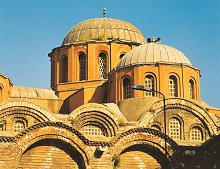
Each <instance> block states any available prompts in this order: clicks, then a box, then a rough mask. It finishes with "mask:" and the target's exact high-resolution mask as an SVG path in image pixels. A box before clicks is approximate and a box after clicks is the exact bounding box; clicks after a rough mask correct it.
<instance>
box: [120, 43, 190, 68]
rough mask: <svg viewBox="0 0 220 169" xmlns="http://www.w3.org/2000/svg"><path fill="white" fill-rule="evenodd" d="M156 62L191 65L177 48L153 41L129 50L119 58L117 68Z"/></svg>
mask: <svg viewBox="0 0 220 169" xmlns="http://www.w3.org/2000/svg"><path fill="white" fill-rule="evenodd" d="M158 62H162V63H177V64H187V65H190V66H192V64H191V62H190V61H189V59H188V58H187V57H186V56H185V55H184V54H183V53H182V52H180V51H179V50H177V49H175V48H173V47H170V46H167V45H163V44H160V43H154V42H153V43H147V44H143V45H140V46H138V47H136V48H134V49H133V50H131V51H129V52H128V53H127V54H125V55H124V56H123V58H122V59H121V60H120V62H119V63H118V65H117V68H121V67H125V66H129V65H140V64H155V63H158Z"/></svg>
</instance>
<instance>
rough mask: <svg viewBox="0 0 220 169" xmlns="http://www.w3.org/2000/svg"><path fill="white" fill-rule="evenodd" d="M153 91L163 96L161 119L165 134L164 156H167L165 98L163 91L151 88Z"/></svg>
mask: <svg viewBox="0 0 220 169" xmlns="http://www.w3.org/2000/svg"><path fill="white" fill-rule="evenodd" d="M152 91H153V92H156V93H159V94H161V95H162V96H163V118H164V119H163V120H164V134H165V139H164V144H165V145H164V148H165V156H166V157H167V117H166V98H165V96H164V94H163V93H161V92H159V91H156V90H152Z"/></svg>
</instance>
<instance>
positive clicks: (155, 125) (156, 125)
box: [151, 124, 161, 131]
mask: <svg viewBox="0 0 220 169" xmlns="http://www.w3.org/2000/svg"><path fill="white" fill-rule="evenodd" d="M151 128H152V129H155V130H158V131H161V127H160V126H159V125H158V124H153V125H152V126H151Z"/></svg>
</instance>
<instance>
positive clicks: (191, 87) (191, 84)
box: [189, 79, 195, 99]
mask: <svg viewBox="0 0 220 169" xmlns="http://www.w3.org/2000/svg"><path fill="white" fill-rule="evenodd" d="M189 98H190V99H195V85H194V81H193V80H192V79H191V80H190V81H189Z"/></svg>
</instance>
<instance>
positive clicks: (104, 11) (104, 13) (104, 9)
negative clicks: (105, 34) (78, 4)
mask: <svg viewBox="0 0 220 169" xmlns="http://www.w3.org/2000/svg"><path fill="white" fill-rule="evenodd" d="M103 17H104V18H105V17H106V5H105V4H104V6H103Z"/></svg>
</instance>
